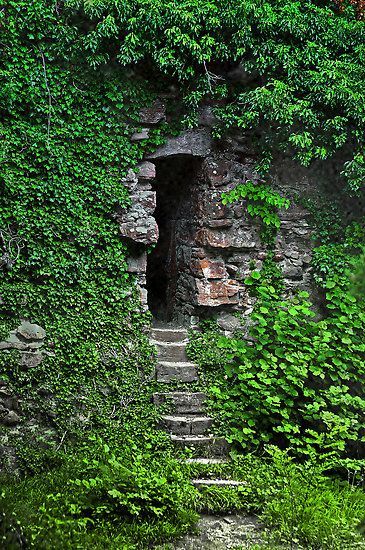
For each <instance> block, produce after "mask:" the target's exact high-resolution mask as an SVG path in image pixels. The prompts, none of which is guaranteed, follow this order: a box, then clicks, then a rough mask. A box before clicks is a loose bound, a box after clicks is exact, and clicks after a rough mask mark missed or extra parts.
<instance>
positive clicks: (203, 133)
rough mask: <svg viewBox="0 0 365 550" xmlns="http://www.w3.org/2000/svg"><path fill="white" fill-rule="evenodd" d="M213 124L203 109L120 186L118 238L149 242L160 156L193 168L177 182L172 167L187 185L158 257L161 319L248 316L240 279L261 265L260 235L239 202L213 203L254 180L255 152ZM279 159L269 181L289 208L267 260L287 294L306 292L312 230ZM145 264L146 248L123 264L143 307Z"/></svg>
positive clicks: (154, 227) (154, 230) (153, 239)
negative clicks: (165, 285) (163, 284)
mask: <svg viewBox="0 0 365 550" xmlns="http://www.w3.org/2000/svg"><path fill="white" fill-rule="evenodd" d="M156 110H157V112H158V113H159V116H157V115H156V116H155V117H154V118H153V117H151V118H150V119H149V120H150V121H151V120H152V119H153V120H157V119H159V120H161V117H162V116H163V104H162V103H161V102H157V103H156ZM151 113H152V109H151V110H150V115H151ZM213 121H214V120H213V117H212V116H211V115H210V111H209V110H207V109H205V110H203V112H202V116H201V122H202V124H201V127H200V128H198V129H196V130H188V131H186V132H184V133H182V134H181V135H179V136H178V137H172V138H170V139H168V140H167V142H166V144H164V145H163V146H161V147H160V148H158V149H157V150H156V151H155V152H154V153H153V154H150V155H149V156H148V158H147V159H146V161H145V162H143V163H142V164H141V165H140V166H139V172H138V173H137V174H136V175H135V174H134V173H132V172H131V173H130V174H129V176H128V179H127V181H126V185H127V186H128V187H129V189H130V191H131V198H132V206H131V207H130V209H129V210H128V211H127V212H125V213H123V214H121V215H120V231H121V236H122V237H124V238H127V239H128V240H129V241H133V242H134V243H135V244H138V245H144V246H146V245H147V246H148V245H155V244H156V243H157V242H158V238H159V228H158V224H157V222H156V220H155V218H154V211H155V208H156V196H158V194H159V189H158V187H157V188H156V186H158V185H159V182H160V178H159V173H158V172H159V166H161V165H163V162H164V161H165V162H167V161H168V162H169V166H170V167H173V162H171V160H174V159H175V160H176V166H179V167H180V168H179V171H180V172H181V165H182V163H185V166H186V170H188V168H189V166H190V165H191V163H195V165H196V166H198V168H197V169H196V171H195V173H194V178H193V181H189V182H184V178H183V177H181V176H180V175H179V173H178V172H177V171H176V177H179V178H180V179H181V185H189V193H188V196H187V197H186V199H185V200H186V204H185V207H183V206H182V205H180V206H179V209H178V210H179V211H178V210H176V212H173V213H171V217H172V219H173V220H174V224H175V230H174V231H175V232H174V238H173V239H172V242H173V243H174V244H173V246H174V250H171V249H170V251H169V254H168V255H167V254H166V258H165V262H170V273H171V277H170V281H169V285H170V292H169V298H168V302H169V303H168V308H167V309H168V314H167V316H166V319H168V320H171V319H176V320H179V321H181V322H184V323H187V324H189V322H190V320H191V318H196V317H199V316H202V315H204V316H206V315H208V316H209V314H218V317H221V318H222V319H227V312H232V313H233V312H235V311H241V312H243V313H246V314H248V313H250V311H251V310H252V302H251V299H250V297H249V294H248V291H247V289H246V288H245V285H244V282H243V281H244V279H245V278H246V277H247V276H248V275H249V273H250V271H252V269H253V268H256V269H259V268H260V267H261V266H262V261H263V260H264V259H265V257H266V254H267V251H266V247H265V245H264V244H263V243H262V242H261V239H260V225H259V223H257V222H255V221H254V220H253V219H252V218H251V217H249V216H248V215H247V213H246V211H245V204H244V203H242V204H234V205H230V206H225V205H223V204H222V202H221V195H222V193H223V192H225V191H228V190H230V189H232V188H233V187H235V186H236V185H237V184H238V183H242V182H245V181H247V180H252V181H258V179H259V178H258V175H257V174H256V173H255V171H254V164H255V160H254V155H255V152H254V151H250V148H249V145H247V143H245V141H244V139H243V138H240V137H236V138H234V137H231V138H229V139H227V140H226V141H225V143H224V144H222V143H220V144H218V143H215V142H214V141H213V140H212V138H211V134H210V128H209V125H210V124H211V123H212V122H213ZM150 124H151V123H150ZM147 135H148V128H146V129H145V130H144V131H142V132H140V133H139V134H138V135H136V136H135V139H145V138H146V136H147ZM197 161H199V162H197ZM281 164H282V161H280V162H278V163H277V167H275V166H274V170H273V174H272V176H271V178H272V181H273V184H274V187H276V188H278V189H279V190H280V191H281V192H282V194H283V195H285V196H290V198H291V206H290V208H289V209H288V210H287V211H283V212H280V213H279V215H280V218H281V228H280V231H279V234H278V238H277V243H276V250H275V255H274V260H275V261H276V262H277V264H278V266H279V267H280V268H281V269H282V272H283V276H284V279H285V285H286V288H287V291H288V292H291V291H292V290H294V289H296V288H306V289H310V285H311V282H310V266H309V264H310V259H311V247H312V241H311V233H312V231H311V228H310V225H309V222H308V216H309V214H308V212H307V211H306V210H305V209H304V208H303V207H302V206H300V205H299V204H297V203H296V201H295V198H294V196H295V194H296V192H297V190H298V189H297V188H298V182H297V181H296V180H295V179H294V181H292V175H293V174H292V172H290V174H289V175H290V177H289V178H287V174H285V173H284V174H283V173H282V171H281V172H280V170H279V167H280V166H281ZM156 167H157V176H156ZM172 170H173V168H172ZM176 170H177V169H176ZM170 177H171V175H170ZM172 177H173V174H172ZM299 183H302V182H299ZM316 183H317V182H316V178H315V177H313V178H312V179H311V178H310V177H308V170H307V172H306V189H307V190H308V189H310V188H311V187H313V188H314V185H315V184H316ZM160 184H161V183H160ZM174 208H175V207H174ZM161 238H163V237H160V240H161ZM170 248H171V247H170ZM152 255H153V252H152ZM148 261H149V260H148V256H147V253H146V250H143V249H142V248H141V247H139V248H138V254H136V255H135V256H133V257H131V258H130V261H129V269H130V271H131V272H133V273H135V274H136V275H137V281H138V284H139V287H140V290H141V296H142V300H143V302H144V305H145V307H146V308H147V307H148V295H147V291H146V271H147V273H148ZM163 261H164V260H163V258H162V259H161V262H163ZM165 267H166V266H165ZM162 268H163V266H162V263H161V270H162ZM147 283H148V282H147ZM147 286H148V284H147ZM173 288H175V290H173ZM165 313H166V311H165ZM230 322H233V320H232V319H230Z"/></svg>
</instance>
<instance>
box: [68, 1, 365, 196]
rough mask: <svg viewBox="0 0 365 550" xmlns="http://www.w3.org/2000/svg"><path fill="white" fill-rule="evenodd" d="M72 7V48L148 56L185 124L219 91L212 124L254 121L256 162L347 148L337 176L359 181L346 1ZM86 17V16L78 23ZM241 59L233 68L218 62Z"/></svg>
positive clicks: (358, 38)
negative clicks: (184, 109) (174, 89)
mask: <svg viewBox="0 0 365 550" xmlns="http://www.w3.org/2000/svg"><path fill="white" fill-rule="evenodd" d="M67 5H68V6H69V8H70V13H72V10H74V9H75V8H77V9H79V12H78V15H79V17H78V19H77V20H76V21H77V23H78V25H79V27H82V28H83V31H84V32H83V33H82V34H81V33H80V35H79V44H80V49H81V50H82V51H84V52H85V55H86V57H87V59H88V60H89V62H90V63H91V64H93V65H100V64H105V63H107V62H110V61H111V60H115V59H116V60H118V62H119V63H120V64H121V65H124V66H129V65H136V64H140V65H142V64H143V65H148V66H150V67H151V68H152V70H157V71H160V72H161V73H163V74H165V75H168V76H173V77H175V78H177V79H178V80H179V81H180V83H181V86H182V89H183V90H184V91H185V99H186V103H187V105H188V107H189V113H188V115H187V120H188V121H189V123H194V120H195V118H194V112H193V111H192V108H193V107H195V106H196V105H197V104H198V103H199V102H200V101H201V100H202V99H204V98H207V97H208V96H210V97H212V96H213V97H224V98H227V100H228V101H227V103H224V104H223V105H222V107H221V108H219V109H217V114H218V115H219V118H220V125H218V127H217V133H218V134H220V133H221V132H222V130H223V128H224V127H232V126H234V127H237V128H239V129H242V130H249V129H256V128H260V135H261V137H262V139H261V144H262V159H261V162H260V164H261V166H262V167H264V165H265V164H266V166H268V165H269V164H270V159H271V158H272V156H273V153H274V151H275V150H277V149H278V148H282V149H286V150H289V151H291V152H292V153H293V154H294V156H295V157H296V158H297V159H298V160H299V161H300V162H301V163H303V164H304V165H308V164H309V163H310V162H311V161H312V160H313V159H326V158H328V157H330V156H331V155H332V154H334V153H335V152H336V151H338V150H343V149H344V148H349V149H351V151H352V153H351V154H350V155H349V157H348V158H347V159H346V162H345V163H344V165H343V175H344V176H345V177H346V178H347V180H348V182H349V185H350V188H351V189H352V190H353V191H356V190H358V189H361V188H362V185H363V180H364V170H365V167H364V155H363V144H364V141H363V139H364V138H363V136H364V122H365V118H364V111H363V107H362V105H363V101H362V89H363V87H364V80H365V73H364V66H365V65H364V62H363V60H364V42H365V41H364V33H365V27H364V24H363V22H361V21H356V17H355V12H354V10H351V9H350V10H347V11H345V12H344V13H343V14H339V13H338V12H334V11H333V8H334V3H333V2H330V1H328V2H319V1H316V0H305V1H303V2H296V1H289V2H288V1H287V0H265V1H261V0H245V1H244V2H242V1H241V0H234V1H232V2H221V1H219V2H218V1H212V0H204V1H197V0H186V1H184V2H179V3H176V2H172V1H169V2H165V1H164V2H162V1H161V0H139V1H137V2H135V1H133V2H132V1H127V2H126V1H123V2H120V1H118V0H109V1H99V0H98V1H91V2H90V1H86V0H84V1H82V0H69V1H68V2H67ZM85 20H86V21H87V22H88V23H87V24H85ZM227 63H229V64H230V65H231V66H232V67H237V65H238V64H240V67H241V68H242V73H241V76H240V77H236V78H235V77H233V76H232V77H229V76H228V77H227V76H226V74H222V70H221V69H220V67H221V66H222V65H223V64H227Z"/></svg>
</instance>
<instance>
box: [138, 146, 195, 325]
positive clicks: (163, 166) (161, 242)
mask: <svg viewBox="0 0 365 550" xmlns="http://www.w3.org/2000/svg"><path fill="white" fill-rule="evenodd" d="M155 164H156V179H155V185H154V189H155V191H156V199H157V202H156V204H157V206H156V210H155V213H154V217H155V219H156V222H157V225H158V228H159V238H158V242H157V245H156V246H155V248H154V249H153V250H152V252H150V253H149V255H148V260H147V291H148V307H149V310H150V311H151V313H152V315H153V316H154V318H155V319H156V320H160V321H165V322H166V321H171V320H173V319H175V318H176V317H177V316H178V313H179V312H178V310H179V299H178V298H177V295H178V294H179V293H178V289H179V283H180V280H181V277H183V275H184V271H186V269H187V265H186V261H184V247H186V246H188V245H189V243H191V242H192V238H193V231H194V226H195V224H194V218H195V208H194V197H195V195H196V192H194V188H195V187H196V180H197V172H198V170H199V167H200V164H201V160H200V159H197V158H194V157H190V156H188V155H180V156H174V157H169V158H167V159H163V160H157V161H155ZM190 246H191V244H190Z"/></svg>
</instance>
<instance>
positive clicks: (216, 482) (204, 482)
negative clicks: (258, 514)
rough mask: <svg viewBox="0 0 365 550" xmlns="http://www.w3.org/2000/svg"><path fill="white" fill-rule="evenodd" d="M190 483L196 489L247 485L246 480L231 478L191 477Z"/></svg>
mask: <svg viewBox="0 0 365 550" xmlns="http://www.w3.org/2000/svg"><path fill="white" fill-rule="evenodd" d="M191 483H192V484H193V485H194V487H197V488H198V489H199V488H201V487H242V486H244V485H248V483H247V482H246V481H235V480H233V479H192V480H191Z"/></svg>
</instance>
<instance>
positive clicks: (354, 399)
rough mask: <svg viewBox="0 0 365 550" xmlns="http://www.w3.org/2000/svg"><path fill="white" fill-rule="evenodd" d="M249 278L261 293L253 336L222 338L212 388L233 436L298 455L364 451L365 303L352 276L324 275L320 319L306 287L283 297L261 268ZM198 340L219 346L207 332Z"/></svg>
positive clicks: (241, 441)
mask: <svg viewBox="0 0 365 550" xmlns="http://www.w3.org/2000/svg"><path fill="white" fill-rule="evenodd" d="M245 283H246V285H247V286H248V287H251V288H252V289H253V290H252V293H253V295H255V296H256V298H257V301H256V304H255V308H254V312H253V314H252V316H251V323H252V326H251V329H250V338H249V339H242V338H240V337H238V335H237V337H236V338H233V339H231V338H224V337H221V338H220V339H218V340H217V338H216V340H215V341H216V342H217V343H216V345H217V347H218V349H219V350H220V354H219V360H218V361H219V362H218V363H214V364H216V365H220V366H222V364H224V368H223V372H224V374H225V378H226V380H224V378H223V376H222V375H223V372H221V375H220V376H219V377H218V376H217V377H216V380H215V382H214V383H213V384H212V386H211V387H210V393H211V395H212V397H213V407H215V408H216V409H217V410H218V412H219V416H220V419H221V421H222V422H226V424H227V425H228V426H229V427H230V432H229V437H230V439H231V440H232V441H233V442H235V443H237V444H239V445H240V446H241V447H243V448H252V447H260V446H262V444H263V443H265V442H275V443H277V444H280V445H282V446H285V447H290V448H291V449H292V450H293V451H294V452H295V453H297V454H300V455H303V454H304V455H308V454H310V453H312V452H313V450H315V451H316V452H322V453H323V452H326V453H332V454H333V456H334V457H337V459H338V458H346V457H348V456H355V457H361V456H364V443H363V438H364V435H365V432H364V427H365V421H364V418H365V401H364V399H363V397H362V395H363V380H364V374H365V372H364V365H365V362H364V354H365V346H364V341H363V327H364V323H365V309H364V303H363V302H357V301H356V299H355V298H354V297H353V296H352V295H351V293H350V292H349V284H350V282H349V279H347V280H346V279H345V278H344V277H342V278H341V277H339V276H338V277H337V278H336V277H335V275H334V274H333V277H332V279H330V280H328V281H326V283H325V284H324V286H325V288H326V308H327V310H328V311H329V312H330V315H328V316H326V317H324V318H323V319H320V320H313V318H314V317H315V313H314V312H313V307H312V304H311V302H310V301H309V300H308V293H306V292H299V293H298V294H297V295H296V296H294V297H293V298H291V299H286V300H283V299H282V298H281V297H280V293H279V292H278V290H277V289H276V288H275V286H273V284H272V282H271V283H270V282H268V281H266V280H265V277H264V275H263V274H262V273H261V272H258V271H254V272H252V273H251V276H250V277H249V278H247V279H246V281H245ZM197 339H198V340H199V339H200V344H199V345H200V348H202V347H203V346H204V345H207V342H208V341H209V346H210V347H211V346H212V344H213V345H214V340H212V338H211V336H210V335H209V334H208V335H207V337H205V336H204V335H200V336H197ZM222 352H223V353H224V354H225V356H224V357H223V356H222ZM210 356H213V351H211V353H210ZM224 359H225V361H224ZM198 360H199V359H198ZM211 366H213V365H211ZM221 368H222V367H221ZM214 402H215V405H214Z"/></svg>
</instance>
